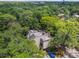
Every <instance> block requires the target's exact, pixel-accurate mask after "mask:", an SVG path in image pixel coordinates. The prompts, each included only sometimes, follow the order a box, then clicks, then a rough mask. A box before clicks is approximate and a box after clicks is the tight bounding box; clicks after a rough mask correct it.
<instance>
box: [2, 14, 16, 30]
mask: <svg viewBox="0 0 79 59" xmlns="http://www.w3.org/2000/svg"><path fill="white" fill-rule="evenodd" d="M15 20H16V17H14V16H13V15H10V14H2V15H0V31H1V30H2V31H3V30H5V29H7V28H8V27H9V25H10V24H11V23H12V22H14V21H15Z"/></svg>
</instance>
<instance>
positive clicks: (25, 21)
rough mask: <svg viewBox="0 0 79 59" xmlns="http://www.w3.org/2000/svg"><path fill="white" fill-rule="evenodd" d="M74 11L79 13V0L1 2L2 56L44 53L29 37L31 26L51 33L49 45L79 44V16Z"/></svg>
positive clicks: (70, 45)
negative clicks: (74, 0) (76, 0)
mask: <svg viewBox="0 0 79 59" xmlns="http://www.w3.org/2000/svg"><path fill="white" fill-rule="evenodd" d="M74 13H76V14H79V3H66V4H62V3H58V2H57V3H53V2H44V3H39V2H33V3H32V2H28V3H27V2H0V57H5V58H6V57H7V58H8V57H9V58H13V57H14V58H26V57H30V58H32V57H44V55H45V54H46V53H45V52H44V51H42V50H39V49H38V48H37V46H36V45H35V42H34V41H33V40H29V39H27V37H26V36H27V34H28V31H29V30H32V29H33V30H42V31H46V32H48V33H50V35H51V37H52V39H51V40H50V43H49V45H50V46H59V45H65V46H68V47H77V48H79V30H78V29H79V18H77V17H73V15H74ZM59 14H64V16H63V18H65V19H64V20H61V19H60V18H62V17H59V16H58V15H59ZM52 50H53V49H52Z"/></svg>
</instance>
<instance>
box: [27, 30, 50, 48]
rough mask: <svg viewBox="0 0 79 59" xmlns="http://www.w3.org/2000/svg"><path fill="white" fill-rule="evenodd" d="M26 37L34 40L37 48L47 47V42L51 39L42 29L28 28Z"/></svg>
mask: <svg viewBox="0 0 79 59" xmlns="http://www.w3.org/2000/svg"><path fill="white" fill-rule="evenodd" d="M27 38H28V39H31V40H34V41H35V42H36V45H37V47H38V48H39V49H46V48H48V44H49V41H50V39H51V37H50V35H49V34H48V33H45V32H43V31H37V30H30V31H29V33H28V35H27Z"/></svg>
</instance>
